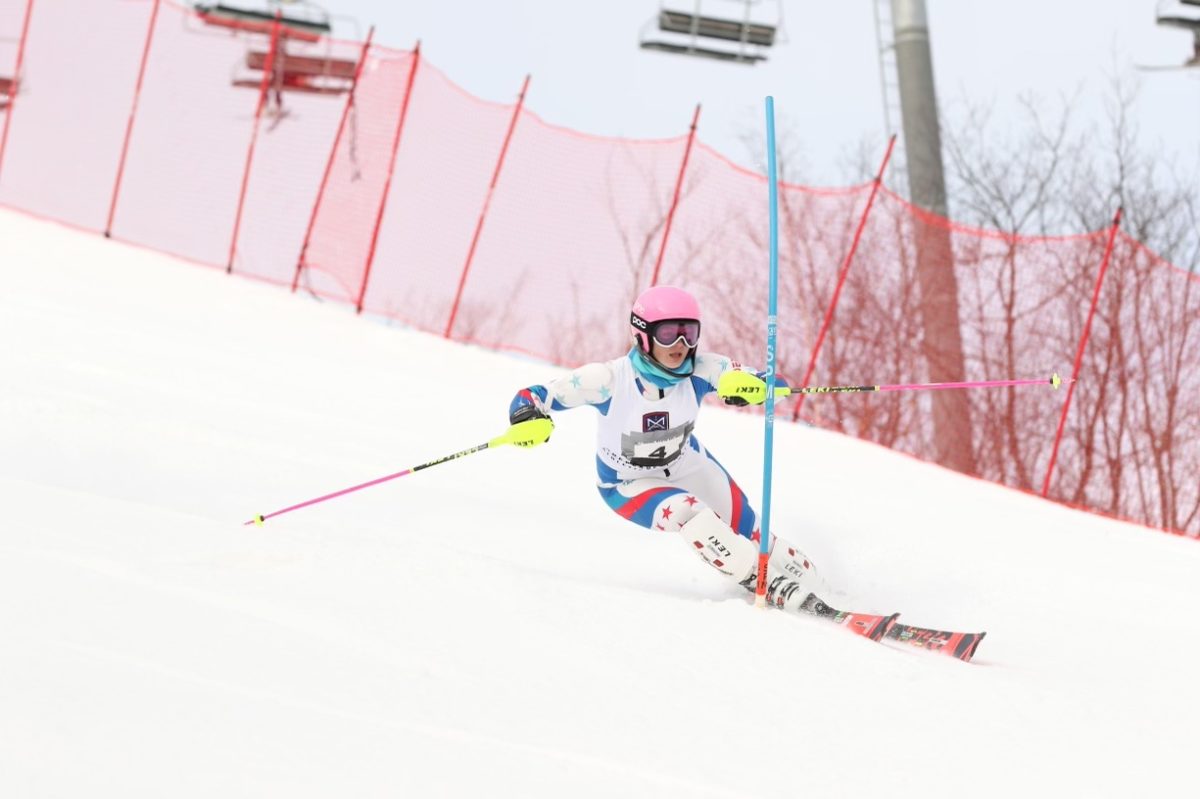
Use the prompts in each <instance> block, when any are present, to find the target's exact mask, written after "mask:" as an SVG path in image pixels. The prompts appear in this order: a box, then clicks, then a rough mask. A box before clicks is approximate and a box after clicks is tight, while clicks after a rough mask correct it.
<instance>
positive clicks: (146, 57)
mask: <svg viewBox="0 0 1200 799" xmlns="http://www.w3.org/2000/svg"><path fill="white" fill-rule="evenodd" d="M161 2H162V0H154V8H152V9H151V10H150V25H149V26H148V27H147V28H146V44H145V45H143V47H142V63H141V65H140V66H139V67H138V76H137V83H136V84H135V85H134V88H133V103H132V104H131V105H130V106H129V120H128V121H127V122H126V123H125V139H124V141H123V142H122V143H121V158H120V160H118V161H117V177H116V179H115V180H114V181H113V193H112V200H111V201H110V202H109V204H108V220H107V221H106V222H105V223H104V238H106V239H107V238H111V237H112V226H113V217H115V216H116V213H117V198H118V197H119V196H120V194H121V178H122V177H123V176H124V175H125V159H126V158H127V157H128V155H129V141H130V139H132V138H133V121H134V119H135V118H136V117H137V109H138V102H139V101H140V100H141V97H142V83H143V82H144V81H145V79H146V64H147V63H149V61H150V43H151V42H152V41H153V40H154V23H155V22H156V21H157V20H158V7H159V5H160V4H161Z"/></svg>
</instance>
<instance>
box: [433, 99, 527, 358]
mask: <svg viewBox="0 0 1200 799" xmlns="http://www.w3.org/2000/svg"><path fill="white" fill-rule="evenodd" d="M528 90H529V75H526V76H525V82H524V83H522V84H521V94H520V95H519V96H518V97H517V104H516V106H515V107H514V108H513V115H512V119H511V120H509V123H508V132H507V133H505V134H504V144H503V145H502V146H501V147H500V157H499V158H498V159H496V169H495V171H494V172H492V182H491V183H490V184H489V185H488V190H487V196H486V197H484V200H483V208H482V209H480V211H479V221H478V222H476V223H475V235H473V236H472V237H471V247H470V249H468V250H467V262H466V263H465V264H463V269H462V274H461V275H460V276H459V278H458V290H457V291H455V293H454V303H453V304H452V305H451V306H450V318H449V319H448V320H447V321H446V330H445V332H444V333H443V335H444V336H445V337H446V338H450V334H451V333H452V332H453V331H454V320H455V318H456V317H457V316H458V306H459V303H461V302H462V295H463V289H465V288H466V286H467V272H469V271H470V269H471V261H472V260H474V258H475V248H476V247H477V246H478V245H479V235H480V234H481V233H482V232H483V222H484V219H486V218H487V212H488V206H489V205H491V204H492V195H493V194H494V193H495V191H496V183H497V181H499V180H500V170H501V169H502V168H503V167H504V156H505V155H506V154H507V153H508V145H509V142H511V141H512V136H513V131H514V130H516V127H517V119H518V118H519V117H520V116H521V108H522V107H523V106H524V105H525V92H526V91H528Z"/></svg>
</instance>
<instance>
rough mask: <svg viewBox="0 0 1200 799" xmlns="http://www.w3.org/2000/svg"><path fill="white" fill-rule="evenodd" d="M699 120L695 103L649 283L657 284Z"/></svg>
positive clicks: (698, 106)
mask: <svg viewBox="0 0 1200 799" xmlns="http://www.w3.org/2000/svg"><path fill="white" fill-rule="evenodd" d="M699 122H700V104H699V103H696V111H695V113H693V114H692V127H691V128H690V129H689V130H688V139H687V147H685V148H684V150H683V163H681V164H680V165H679V177H678V178H676V179H675V194H674V195H672V197H671V209H670V210H669V211H667V223H666V225H664V226H663V237H662V242H660V243H659V245H658V258H657V259H656V260H655V261H654V275H653V276H652V277H651V278H650V285H651V286H657V285H658V275H659V272H660V271H661V270H662V263H663V256H664V255H666V253H667V239H669V238H670V237H671V223H672V222H674V221H675V209H676V208H678V207H679V195H680V193H681V192H682V191H683V176H684V173H685V172H687V165H688V158H689V157H691V154H692V142H694V141H695V140H696V125H697V124H699Z"/></svg>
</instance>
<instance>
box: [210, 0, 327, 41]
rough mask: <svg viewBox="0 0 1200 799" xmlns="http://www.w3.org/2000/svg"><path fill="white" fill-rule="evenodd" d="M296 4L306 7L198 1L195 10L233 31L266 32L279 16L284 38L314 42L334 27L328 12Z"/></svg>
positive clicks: (213, 24) (220, 26)
mask: <svg viewBox="0 0 1200 799" xmlns="http://www.w3.org/2000/svg"><path fill="white" fill-rule="evenodd" d="M295 5H296V6H297V8H299V9H305V10H304V11H303V12H300V13H296V12H289V13H287V14H284V13H282V12H277V11H272V10H270V9H266V8H258V9H255V8H239V7H237V6H233V5H230V4H229V3H212V4H210V5H205V4H202V3H197V4H196V6H195V11H196V15H197V16H199V17H200V19H201V21H203V22H204V23H205V24H206V25H212V26H214V27H218V28H229V29H230V30H233V31H245V32H247V33H265V34H268V35H269V34H270V33H271V26H272V25H273V24H274V23H275V19H276V16H277V15H278V18H279V24H280V35H281V36H283V37H286V38H291V39H299V40H300V41H305V42H315V41H318V40H319V39H320V38H321V37H322V36H328V35H329V34H330V33H332V31H333V26H332V25H330V22H329V14H328V13H326V12H325V11H323V10H321V9H319V8H317V7H316V6H313V5H310V4H307V3H305V4H295Z"/></svg>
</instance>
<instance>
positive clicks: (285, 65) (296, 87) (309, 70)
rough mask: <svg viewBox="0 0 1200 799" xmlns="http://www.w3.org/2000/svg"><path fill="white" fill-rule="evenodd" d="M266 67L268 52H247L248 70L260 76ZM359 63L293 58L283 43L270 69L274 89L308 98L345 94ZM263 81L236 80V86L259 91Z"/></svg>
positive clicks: (320, 58) (256, 78)
mask: <svg viewBox="0 0 1200 799" xmlns="http://www.w3.org/2000/svg"><path fill="white" fill-rule="evenodd" d="M266 65H267V51H265V50H248V51H247V52H246V62H245V66H246V69H248V70H250V71H251V72H258V73H261V72H262V71H263V69H264V68H266ZM357 68H358V63H357V62H355V61H351V60H348V59H342V58H327V57H323V56H302V55H292V54H291V53H289V52H287V48H286V47H285V45H284V42H283V41H282V40H280V42H279V46H278V50H277V51H276V53H275V64H274V65H273V68H272V69H271V73H272V84H271V85H272V88H274V89H276V90H278V91H283V90H287V91H293V92H302V93H305V94H335V95H336V94H345V93H346V92H348V91H350V89H351V87H352V86H353V83H354V73H355V71H356V70H357ZM261 82H262V78H261V77H246V78H234V80H233V85H234V86H241V87H245V88H251V89H257V88H258V87H259V85H260V83H261Z"/></svg>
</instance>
